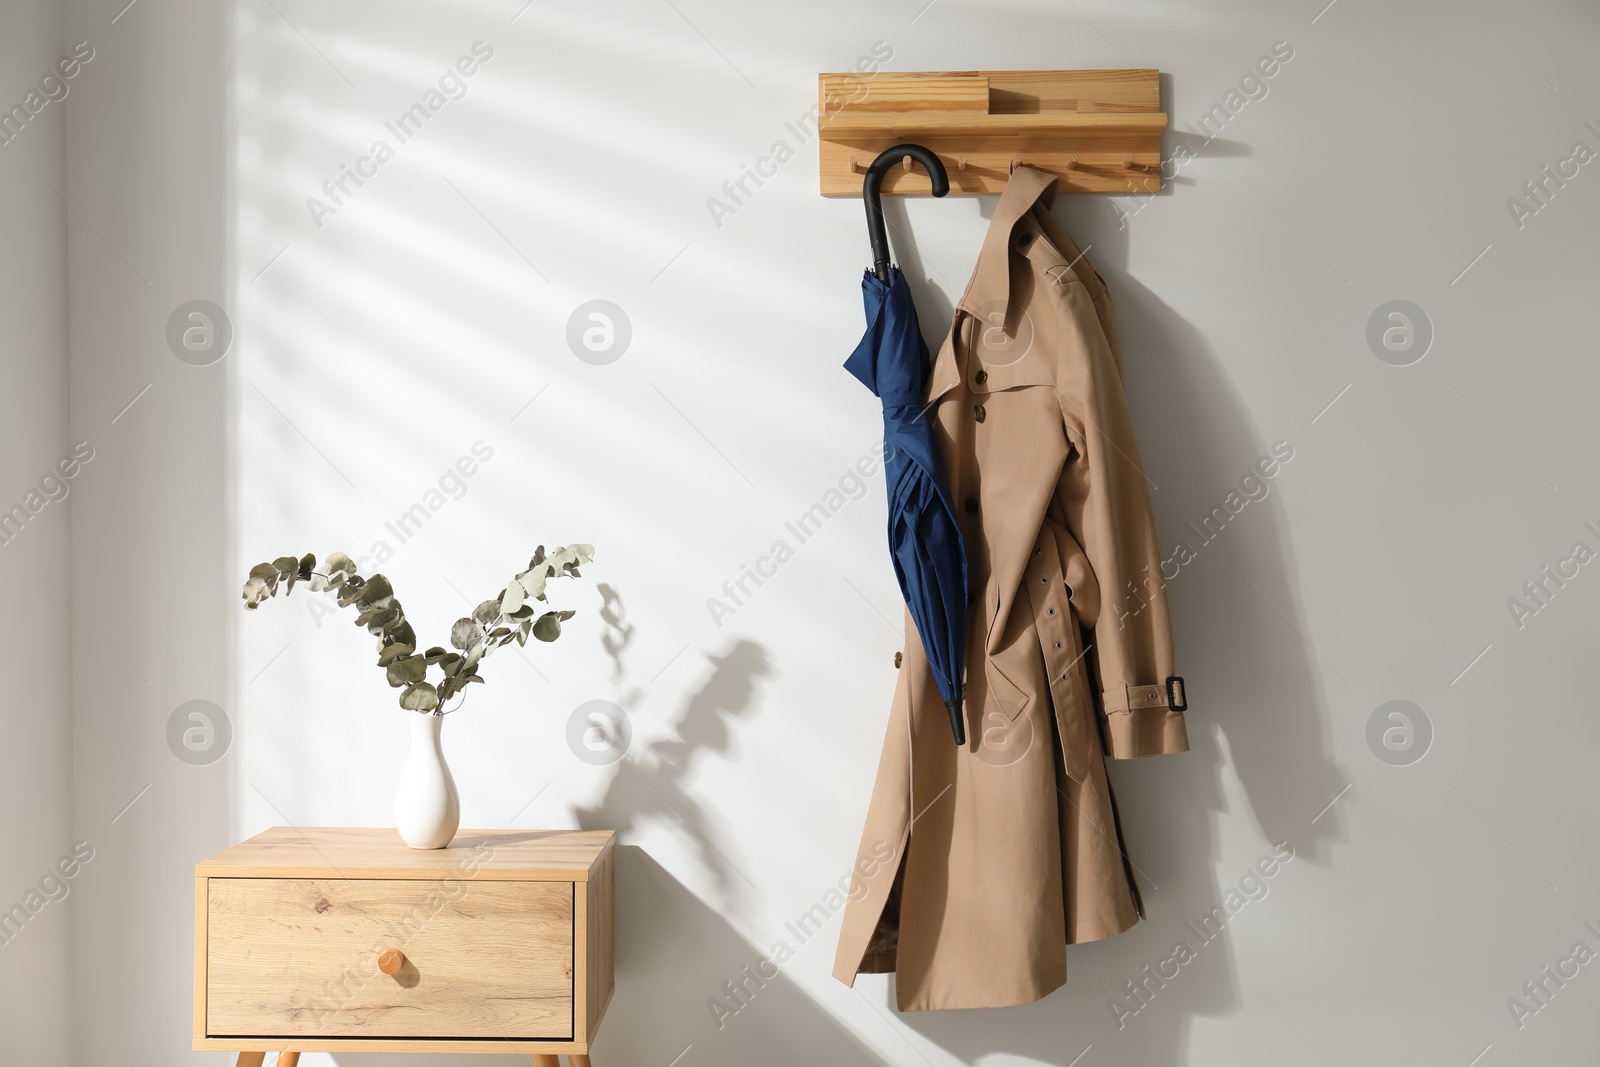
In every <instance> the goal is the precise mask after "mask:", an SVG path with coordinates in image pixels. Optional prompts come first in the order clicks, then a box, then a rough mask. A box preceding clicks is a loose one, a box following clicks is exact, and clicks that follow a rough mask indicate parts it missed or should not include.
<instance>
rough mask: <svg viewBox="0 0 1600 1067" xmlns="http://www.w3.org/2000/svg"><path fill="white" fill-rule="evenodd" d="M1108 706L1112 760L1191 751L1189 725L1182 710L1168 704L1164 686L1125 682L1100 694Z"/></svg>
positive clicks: (1106, 727)
mask: <svg viewBox="0 0 1600 1067" xmlns="http://www.w3.org/2000/svg"><path fill="white" fill-rule="evenodd" d="M1100 700H1101V707H1102V708H1104V709H1105V717H1104V719H1103V720H1102V725H1103V727H1104V730H1105V740H1106V754H1107V755H1109V756H1110V757H1111V758H1112V759H1143V758H1144V757H1146V756H1163V755H1166V754H1168V753H1172V752H1187V751H1189V728H1188V724H1187V723H1186V722H1185V720H1184V716H1183V713H1182V712H1178V711H1173V710H1171V708H1169V707H1168V703H1167V687H1166V686H1165V685H1124V686H1119V687H1117V688H1116V689H1110V690H1106V691H1105V692H1103V693H1101V694H1100Z"/></svg>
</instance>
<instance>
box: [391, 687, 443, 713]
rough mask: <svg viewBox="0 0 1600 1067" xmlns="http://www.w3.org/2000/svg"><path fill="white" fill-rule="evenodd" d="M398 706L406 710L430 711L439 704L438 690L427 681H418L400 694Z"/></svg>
mask: <svg viewBox="0 0 1600 1067" xmlns="http://www.w3.org/2000/svg"><path fill="white" fill-rule="evenodd" d="M400 706H401V707H402V708H405V709H406V710H407V711H432V710H433V709H435V708H437V707H438V706H439V691H438V690H437V689H435V688H434V687H433V686H432V685H431V684H430V683H428V682H418V683H417V684H416V685H413V686H411V687H410V688H409V689H407V690H406V691H405V692H404V693H401V694H400Z"/></svg>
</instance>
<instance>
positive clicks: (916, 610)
mask: <svg viewBox="0 0 1600 1067" xmlns="http://www.w3.org/2000/svg"><path fill="white" fill-rule="evenodd" d="M906 156H910V157H911V158H913V159H915V160H917V162H919V163H921V164H922V165H923V166H924V167H926V168H927V170H928V173H929V175H930V177H931V178H932V179H933V195H935V196H943V195H944V194H945V193H946V192H948V191H949V188H950V184H949V179H948V178H947V176H946V175H945V171H944V167H943V165H942V164H941V163H940V162H939V159H938V157H937V156H935V155H934V154H933V153H931V152H929V151H928V150H927V149H925V148H923V147H921V146H920V145H898V146H896V147H894V148H891V149H889V150H888V151H886V152H884V153H883V154H882V155H880V156H879V157H878V158H877V159H876V160H875V161H874V162H873V164H872V166H871V167H869V168H868V171H867V178H866V184H865V190H864V193H865V198H866V201H867V224H868V229H869V231H870V233H871V237H872V249H873V255H874V264H873V270H871V271H868V272H867V273H866V276H865V277H863V278H862V280H861V291H862V299H863V302H864V303H865V305H866V313H867V332H866V334H865V335H864V336H863V337H862V338H861V343H860V344H858V345H857V346H856V350H855V351H854V352H852V353H851V354H850V358H849V359H847V360H846V361H845V364H844V365H845V369H846V370H848V371H849V372H850V373H851V374H853V375H855V377H856V378H858V379H859V380H860V381H861V384H863V385H865V386H866V387H867V388H868V389H870V390H872V392H873V393H874V394H875V395H876V396H877V397H878V398H879V399H880V400H882V401H883V466H884V480H885V482H886V483H887V485H888V491H889V551H890V554H891V556H892V557H893V559H894V573H895V577H896V578H898V579H899V580H900V592H901V594H902V595H903V596H904V597H905V601H906V608H907V609H908V610H909V611H910V612H911V620H912V622H913V623H915V625H916V627H917V633H918V635H919V636H920V637H921V638H922V647H923V650H924V651H925V652H926V654H927V657H928V665H929V667H930V668H932V670H933V677H934V681H935V683H936V684H937V685H938V687H939V695H940V696H941V697H942V698H943V699H944V705H945V708H946V709H947V710H948V711H949V713H950V729H951V730H952V731H953V732H954V734H955V739H956V744H958V745H964V744H966V740H967V737H966V728H965V722H964V719H963V717H962V714H961V684H962V677H961V675H962V670H961V668H962V663H963V660H964V658H965V652H966V644H967V554H966V547H965V545H964V544H963V543H962V540H961V527H960V526H959V525H957V523H956V509H955V500H954V498H953V497H952V496H951V494H950V483H949V480H948V479H947V478H946V477H945V469H944V460H943V458H942V457H941V456H940V454H939V448H938V445H937V444H936V443H935V442H934V439H933V430H932V427H931V426H930V425H929V423H928V418H927V411H926V410H925V408H924V406H923V392H924V389H925V388H926V386H927V376H928V369H929V360H928V348H927V345H925V344H924V343H923V341H922V331H921V330H920V329H919V328H918V326H917V309H916V307H915V306H914V305H913V304H912V302H911V290H910V288H909V287H908V286H907V285H906V280H905V276H904V275H902V274H901V273H900V270H899V268H897V267H893V266H890V264H889V252H888V241H887V238H886V237H885V235H884V233H883V209H882V205H881V204H880V203H879V200H878V186H879V183H880V182H881V181H882V179H883V171H884V170H886V169H888V167H889V166H890V165H892V164H894V163H897V162H899V161H900V160H901V159H903V158H905V157H906Z"/></svg>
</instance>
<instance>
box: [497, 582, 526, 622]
mask: <svg viewBox="0 0 1600 1067" xmlns="http://www.w3.org/2000/svg"><path fill="white" fill-rule="evenodd" d="M523 599H524V597H523V593H522V583H521V582H519V581H515V580H513V581H512V582H511V584H510V585H508V586H506V589H505V592H503V593H501V594H500V610H501V611H502V612H503V613H505V614H507V615H510V614H512V613H514V612H516V611H518V610H520V609H521V607H522V601H523Z"/></svg>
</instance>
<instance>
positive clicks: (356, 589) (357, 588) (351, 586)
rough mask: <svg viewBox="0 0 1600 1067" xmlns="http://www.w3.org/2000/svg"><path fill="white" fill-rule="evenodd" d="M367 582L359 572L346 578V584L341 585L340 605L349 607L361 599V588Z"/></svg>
mask: <svg viewBox="0 0 1600 1067" xmlns="http://www.w3.org/2000/svg"><path fill="white" fill-rule="evenodd" d="M366 584H367V582H366V579H364V578H362V577H361V576H360V575H359V574H355V575H351V576H350V577H349V578H346V579H345V581H344V584H343V585H341V586H340V587H339V606H340V607H341V608H347V607H349V606H350V605H351V604H354V603H355V602H356V601H357V600H359V599H360V598H361V589H362V587H363V586H365V585H366Z"/></svg>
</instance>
